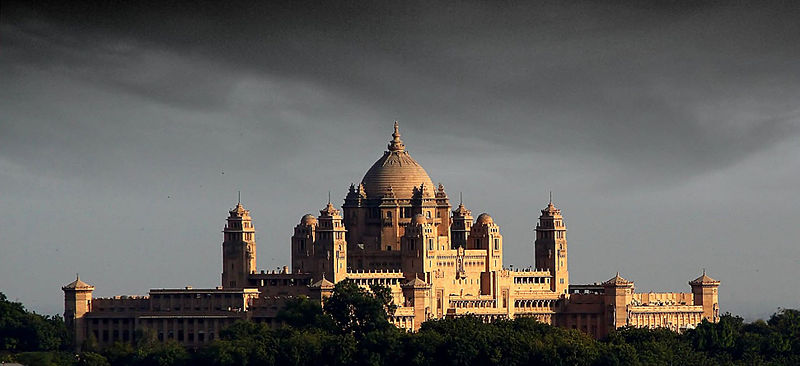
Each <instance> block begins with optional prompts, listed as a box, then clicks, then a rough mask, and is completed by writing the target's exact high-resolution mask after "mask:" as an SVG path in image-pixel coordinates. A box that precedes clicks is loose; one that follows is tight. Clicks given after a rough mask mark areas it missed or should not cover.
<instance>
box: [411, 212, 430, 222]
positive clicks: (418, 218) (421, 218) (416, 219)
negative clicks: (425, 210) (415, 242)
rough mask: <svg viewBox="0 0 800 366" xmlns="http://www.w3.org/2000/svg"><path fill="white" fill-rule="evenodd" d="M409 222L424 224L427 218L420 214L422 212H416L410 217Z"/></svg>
mask: <svg viewBox="0 0 800 366" xmlns="http://www.w3.org/2000/svg"><path fill="white" fill-rule="evenodd" d="M411 223H412V224H417V225H425V224H427V223H428V219H426V218H425V216H422V214H416V215H414V217H413V218H412V219H411Z"/></svg>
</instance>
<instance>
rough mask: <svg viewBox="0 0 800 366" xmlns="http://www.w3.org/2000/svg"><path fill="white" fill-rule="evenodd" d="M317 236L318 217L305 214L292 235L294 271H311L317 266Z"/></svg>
mask: <svg viewBox="0 0 800 366" xmlns="http://www.w3.org/2000/svg"><path fill="white" fill-rule="evenodd" d="M316 238H317V218H316V217H314V215H312V214H307V215H304V216H303V217H302V218H300V223H299V224H297V226H295V227H294V235H292V272H295V273H302V272H311V271H313V270H314V269H315V268H317V265H316V262H315V261H314V258H315V257H314V255H315V253H314V242H315V241H316Z"/></svg>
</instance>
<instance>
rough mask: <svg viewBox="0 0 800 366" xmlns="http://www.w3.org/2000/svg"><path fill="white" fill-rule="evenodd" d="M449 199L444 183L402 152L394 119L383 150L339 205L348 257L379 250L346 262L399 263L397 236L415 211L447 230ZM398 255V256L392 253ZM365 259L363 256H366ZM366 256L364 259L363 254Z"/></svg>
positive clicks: (440, 230) (360, 265) (381, 265)
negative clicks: (340, 205) (388, 138)
mask: <svg viewBox="0 0 800 366" xmlns="http://www.w3.org/2000/svg"><path fill="white" fill-rule="evenodd" d="M450 208H451V206H450V201H449V200H448V198H447V194H446V193H445V192H444V187H443V186H442V185H441V184H440V185H439V186H438V187H437V186H435V185H434V184H433V181H432V180H431V178H430V176H428V172H426V171H425V169H424V168H423V167H422V165H420V164H419V163H418V162H417V161H416V160H414V158H412V157H411V155H410V154H409V153H408V151H406V146H405V144H404V143H403V140H401V139H400V130H399V127H398V125H397V122H395V124H394V132H393V133H392V138H391V139H390V140H389V144H388V146H387V150H386V151H384V153H383V155H382V156H381V157H380V159H378V161H376V162H375V163H374V164H372V166H371V167H370V168H369V169H368V170H367V173H366V174H364V178H363V179H362V180H361V183H360V184H358V185H355V184H352V185H350V190H349V192H348V194H347V197H346V198H345V201H344V204H343V205H342V210H343V211H344V222H345V226H346V228H347V243H348V250H349V251H350V255H351V256H358V255H359V253H365V254H366V253H372V255H371V256H370V257H371V258H375V253H376V252H380V255H381V256H384V255H385V258H382V259H380V262H376V263H366V262H364V263H360V262H359V261H358V260H355V261H353V262H351V263H350V265H351V266H353V268H356V269H362V268H363V269H371V268H397V267H399V265H400V263H399V254H400V252H399V249H400V241H401V240H400V238H401V237H402V236H403V234H404V233H405V227H406V226H407V225H409V224H411V223H412V220H413V218H414V216H415V215H422V217H423V218H424V219H425V220H426V221H427V222H428V223H430V224H433V226H434V227H435V230H436V232H437V233H438V235H441V236H447V234H448V232H449V231H450V220H449V217H450ZM394 256H398V258H396V259H395V258H394ZM365 258H366V257H365ZM365 260H366V259H365Z"/></svg>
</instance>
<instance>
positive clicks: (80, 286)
mask: <svg viewBox="0 0 800 366" xmlns="http://www.w3.org/2000/svg"><path fill="white" fill-rule="evenodd" d="M61 289H62V290H73V289H74V290H94V286H92V285H90V284H88V283H86V282H83V281H81V278H80V277H79V276H78V277H77V278H75V281H72V282H70V283H69V284H68V285H66V286H64V287H62V288H61Z"/></svg>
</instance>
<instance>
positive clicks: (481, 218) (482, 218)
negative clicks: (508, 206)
mask: <svg viewBox="0 0 800 366" xmlns="http://www.w3.org/2000/svg"><path fill="white" fill-rule="evenodd" d="M475 222H476V223H478V224H492V223H494V219H492V217H491V216H489V214H487V213H485V212H484V213H482V214H480V215H478V218H477V219H476V220H475Z"/></svg>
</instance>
